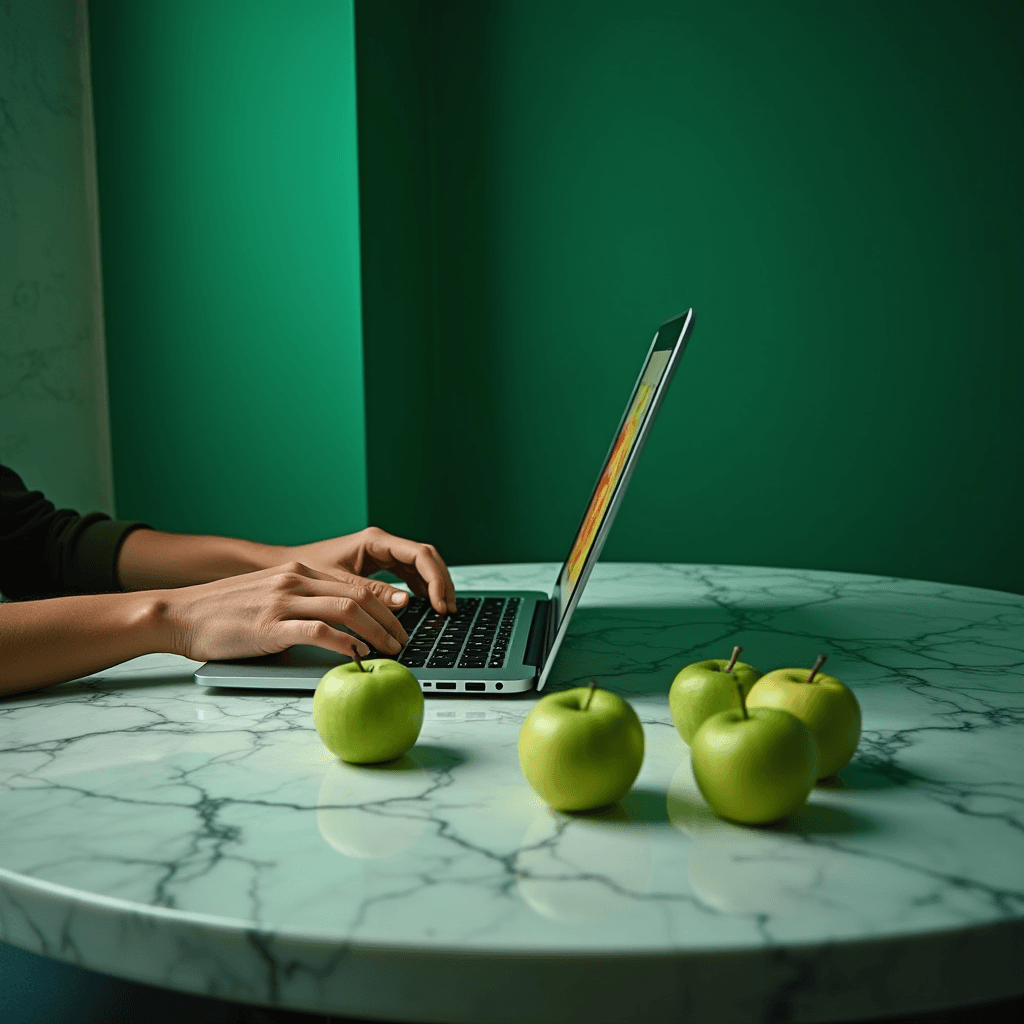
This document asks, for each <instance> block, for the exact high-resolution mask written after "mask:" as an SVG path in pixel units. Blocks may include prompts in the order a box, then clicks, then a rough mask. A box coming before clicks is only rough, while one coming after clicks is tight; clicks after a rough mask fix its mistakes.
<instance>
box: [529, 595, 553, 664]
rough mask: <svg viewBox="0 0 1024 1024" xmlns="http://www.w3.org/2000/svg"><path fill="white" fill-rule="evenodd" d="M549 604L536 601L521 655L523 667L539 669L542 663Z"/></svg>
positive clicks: (546, 601)
mask: <svg viewBox="0 0 1024 1024" xmlns="http://www.w3.org/2000/svg"><path fill="white" fill-rule="evenodd" d="M550 607H551V602H550V601H548V600H543V601H538V602H537V604H536V605H535V606H534V609H533V622H531V623H530V635H529V636H528V637H527V638H526V653H525V654H524V655H523V664H524V665H533V666H534V668H539V667H540V666H541V665H542V664H543V662H544V655H545V653H546V648H547V639H548V636H547V634H548V610H549V609H550Z"/></svg>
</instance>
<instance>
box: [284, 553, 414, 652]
mask: <svg viewBox="0 0 1024 1024" xmlns="http://www.w3.org/2000/svg"><path fill="white" fill-rule="evenodd" d="M275 571H278V572H294V573H296V574H297V575H303V577H305V578H306V579H307V580H318V581H323V582H325V583H330V584H339V583H340V584H344V585H345V586H347V587H348V588H350V589H351V590H355V591H365V592H367V593H368V596H369V597H371V598H372V601H371V602H370V603H368V604H367V608H368V609H369V610H370V612H371V614H372V615H373V616H374V617H375V618H376V620H377V621H378V622H379V623H381V624H382V625H383V626H384V627H385V628H386V629H387V630H388V632H389V633H391V634H392V635H393V636H394V637H395V639H396V640H397V641H398V643H399V644H404V643H407V642H408V641H409V634H408V633H407V632H406V629H404V627H403V626H402V625H401V623H399V622H398V620H397V618H395V617H394V613H393V612H392V611H390V610H389V609H388V608H387V607H385V605H386V604H390V605H392V606H395V607H398V606H400V605H404V604H406V602H407V601H408V600H409V595H408V594H407V593H406V592H404V591H400V590H397V589H396V588H395V587H391V586H389V585H388V584H386V583H385V582H384V581H383V580H367V579H366V578H365V577H359V575H354V574H353V573H351V572H348V571H346V570H345V569H338V570H337V571H335V572H326V571H324V570H323V569H316V568H313V567H312V566H309V565H304V564H303V563H302V562H289V563H288V564H287V565H281V566H278V568H276V570H275ZM306 592H307V593H310V594H316V593H318V594H324V593H336V592H335V591H324V590H323V589H319V590H317V589H316V588H313V587H310V588H309V589H308V590H307V591H306ZM395 595H398V598H397V600H396V599H395ZM342 596H345V597H349V596H355V595H353V594H351V593H350V592H346V593H344V594H343V595H342Z"/></svg>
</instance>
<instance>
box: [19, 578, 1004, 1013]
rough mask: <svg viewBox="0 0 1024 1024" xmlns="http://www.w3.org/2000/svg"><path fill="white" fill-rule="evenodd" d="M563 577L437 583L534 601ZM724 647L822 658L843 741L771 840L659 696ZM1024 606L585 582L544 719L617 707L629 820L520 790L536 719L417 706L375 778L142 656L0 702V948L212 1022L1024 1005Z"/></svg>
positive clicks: (678, 581)
mask: <svg viewBox="0 0 1024 1024" xmlns="http://www.w3.org/2000/svg"><path fill="white" fill-rule="evenodd" d="M555 569H556V567H555V566H550V565H548V566H537V565H533V566H503V567H502V566H499V567H476V568H463V569H459V570H455V572H454V575H455V580H456V584H457V586H460V587H467V586H472V587H480V586H490V585H493V584H501V585H508V586H516V587H531V588H534V587H536V588H541V589H547V588H549V587H550V584H551V582H552V581H553V579H554V575H555ZM734 643H740V644H742V645H743V646H744V660H747V661H750V662H751V663H752V664H754V665H756V666H757V667H759V668H760V669H762V670H763V671H767V670H769V669H771V668H776V667H780V666H783V665H806V664H810V663H811V662H812V661H813V659H814V656H815V655H816V654H817V653H818V652H819V651H821V652H824V653H827V654H828V655H829V662H828V671H829V672H830V673H832V674H834V675H836V676H838V677H839V678H841V679H843V680H844V681H846V682H847V683H848V684H849V685H850V686H851V687H852V688H853V689H854V691H855V692H856V694H857V697H858V699H859V700H860V703H861V706H862V709H863V713H864V734H863V738H862V740H861V745H860V749H859V750H858V753H857V755H856V757H855V759H854V761H853V762H852V763H851V764H850V765H849V766H848V767H847V768H846V769H844V770H843V771H842V772H841V773H840V779H841V782H840V783H839V784H836V785H831V786H828V787H825V786H821V787H819V788H817V789H815V791H814V792H813V794H812V796H811V798H810V801H809V803H808V804H807V805H806V806H805V807H804V808H803V809H802V810H801V811H799V812H798V813H797V814H795V815H794V816H793V817H792V818H791V819H790V820H789V821H788V822H787V823H786V824H785V825H783V826H778V827H772V828H763V829H754V828H744V827H740V826H735V825H730V824H726V823H725V822H722V821H720V820H718V819H716V818H715V817H714V816H713V815H712V814H711V813H710V811H709V810H708V809H707V807H706V805H705V804H704V802H703V800H702V798H701V796H700V794H699V792H698V791H697V789H696V786H695V784H694V782H693V776H692V772H691V769H690V763H689V754H688V748H687V747H686V745H685V744H684V743H683V742H682V740H681V739H680V738H679V737H678V735H677V734H676V732H675V730H674V728H673V726H672V723H671V718H670V716H669V712H668V704H667V691H668V687H669V685H670V683H671V680H672V677H673V675H674V674H675V672H676V671H677V670H678V669H679V668H680V667H681V666H682V665H684V664H687V663H689V662H691V661H695V660H700V659H703V658H707V657H722V656H727V655H728V653H729V651H730V650H731V648H732V645H733V644H734ZM1022 666H1024V597H1020V596H1015V595H1011V594H1004V593H998V592H994V591H984V590H975V589H970V588H964V587H953V586H943V585H939V584H934V583H924V582H913V581H903V580H894V579H885V578H880V577H868V576H854V575H846V574H837V573H820V572H809V571H807V572H799V571H792V570H776V569H756V568H741V567H710V566H671V565H618V564H604V565H599V566H598V568H597V570H596V572H595V574H594V577H593V579H592V580H591V583H590V586H589V587H588V589H587V592H586V594H585V595H584V599H583V605H582V607H581V609H580V611H579V612H578V613H577V618H576V619H575V620H574V623H573V627H572V630H571V634H570V637H569V640H568V641H567V643H566V645H565V647H564V649H563V652H562V654H561V656H560V659H559V664H558V667H557V669H556V672H555V677H554V680H553V687H554V688H558V687H562V686H570V685H575V684H577V683H579V682H581V681H585V680H586V679H588V678H589V677H591V676H593V677H595V678H597V679H598V680H599V682H600V684H601V685H602V686H603V687H605V688H608V689H612V690H615V691H616V692H618V693H620V694H622V695H623V696H624V697H626V698H627V699H628V700H630V701H631V702H632V704H633V706H634V707H635V708H636V710H637V712H638V713H639V715H640V718H641V720H642V722H643V725H644V731H645V736H646V743H647V752H646V757H645V761H644V766H643V769H642V771H641V774H640V777H639V779H638V780H637V783H636V786H635V787H634V789H633V791H632V793H631V794H630V795H629V796H628V797H627V798H626V799H625V800H624V801H623V803H622V804H621V806H620V807H618V808H617V809H615V810H613V811H611V812H605V813H603V814H598V815H593V816H578V817H568V816H565V815H559V814H555V813H553V812H551V811H549V810H548V809H547V808H546V807H544V806H543V805H542V804H541V803H540V801H539V800H538V799H537V797H536V796H535V795H534V794H533V792H532V790H530V788H529V787H528V785H527V784H526V782H525V780H524V779H523V777H522V775H521V772H520V770H519V766H518V761H517V756H516V738H517V734H518V730H519V726H520V724H521V722H522V720H523V718H524V717H525V715H526V714H527V713H528V711H529V710H530V708H531V707H532V706H533V703H534V701H535V700H536V696H535V695H526V696H525V697H522V698H506V699H500V700H498V699H478V698H473V697H468V698H454V697H443V696H431V697H428V698H427V715H426V721H425V723H424V727H423V731H422V734H421V737H420V741H419V743H418V744H417V746H416V748H415V749H414V750H413V751H412V752H411V753H410V754H409V755H407V757H406V758H405V759H404V760H403V761H401V762H398V763H397V764H395V765H393V766H390V767H387V768H355V767H351V766H347V765H343V764H341V763H340V762H338V761H337V760H336V759H334V758H333V757H332V756H331V755H330V754H329V753H328V752H327V751H326V750H325V749H324V748H323V746H322V745H321V743H320V741H319V739H318V737H317V734H316V732H315V730H314V728H313V724H312V720H311V717H310V708H311V704H312V696H311V694H310V695H296V694H295V693H253V692H244V693H240V692H237V691H224V692H216V691H210V690H206V689H204V688H200V687H198V686H195V685H194V684H193V683H192V681H191V671H192V669H193V667H194V663H192V662H188V661H186V660H184V659H180V658H176V657H174V656H170V655H153V656H149V657H147V658H143V659H138V660H137V661H135V662H130V663H128V664H125V665H122V666H119V667H118V668H116V669H112V670H109V671H107V672H104V673H102V674H100V675H98V676H94V677H90V678H88V679H85V680H81V681H76V682H73V683H67V684H64V685H62V686H58V687H54V688H52V689H50V690H48V691H43V692H38V693H35V694H27V695H24V696H21V697H16V698H11V699H7V700H5V701H3V702H0V820H2V822H3V830H2V832H0V938H3V939H5V940H6V941H8V942H11V943H13V944H15V945H18V946H21V947H23V948H26V949H31V950H34V951H37V952H41V953H44V954H45V955H47V956H50V957H54V958H57V959H61V960H67V961H72V962H74V963H78V964H82V965H83V966H86V967H89V968H92V969H95V970H99V971H103V972H107V973H110V974H114V975H117V976H120V977H125V978H131V979H135V980H140V981H145V982H149V983H152V984H157V985H163V986H166V987H170V988H176V989H180V990H184V991H191V992H198V993H203V994H207V995H215V996H220V997H223V998H229V999H236V1000H241V1001H248V1002H253V1003H261V1004H267V1005H278V1006H285V1007H291V1008H294V1009H305V1010H319V1011H321V1012H325V1013H326V1012H333V1013H336V1014H349V1015H351V1016H362V1017H367V1018H383V1019H389V1020H406V1021H451V1022H482V1021H524V1020H528V1021H552V1022H554V1021H575V1020H580V1021H583V1020H589V1021H598V1022H602V1021H618V1020H634V1019H636V1020H640V1019H643V1020H645V1021H651V1022H656V1021H662V1020H664V1021H668V1020H694V1021H705V1020H706V1021H737V1022H739V1021H758V1020H794V1021H814V1020H822V1021H824V1020H851V1019H855V1018H858V1017H870V1016H875V1015H880V1014H896V1013H908V1012H915V1011H919V1010H927V1009H933V1008H940V1007H944V1006H952V1005H958V1004H964V1003H968V1002H980V1001H985V1000H995V999H999V998H1004V997H1007V996H1010V995H1015V994H1019V993H1021V992H1024V971H1022V969H1021V967H1020V963H1021V956H1022V950H1024V827H1022V822H1024V756H1022V750H1024V667H1022Z"/></svg>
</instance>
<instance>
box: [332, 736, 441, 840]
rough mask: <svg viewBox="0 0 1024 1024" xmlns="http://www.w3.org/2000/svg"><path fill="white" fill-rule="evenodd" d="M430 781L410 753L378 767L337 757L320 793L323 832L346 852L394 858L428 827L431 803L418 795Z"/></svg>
mask: <svg viewBox="0 0 1024 1024" xmlns="http://www.w3.org/2000/svg"><path fill="white" fill-rule="evenodd" d="M428 785H429V777H428V775H427V772H426V771H425V770H424V768H423V767H422V766H421V765H420V764H418V763H417V762H416V761H415V760H414V759H413V758H411V757H410V756H409V755H408V754H405V755H403V756H402V757H400V758H398V760H396V761H391V762H390V763H388V764H383V765H373V766H372V767H368V766H363V765H354V764H346V763H345V762H344V761H335V762H334V763H333V764H332V765H331V766H330V768H329V769H328V771H327V774H326V775H325V776H324V780H323V782H322V783H321V784H320V792H319V794H318V795H317V801H316V803H317V811H316V823H317V827H318V828H319V829H320V835H322V836H323V837H324V839H325V840H326V841H327V842H328V843H329V844H330V845H331V846H332V847H334V849H335V850H337V851H338V852H339V853H343V854H345V856H346V857H361V858H363V859H364V860H381V859H383V858H384V857H393V856H395V854H397V853H401V852H402V851H403V850H407V849H409V847H410V846H412V845H413V844H414V843H415V842H416V840H417V839H419V837H420V836H421V835H422V834H423V832H424V830H425V829H426V827H427V822H428V817H427V815H428V813H429V811H428V808H427V806H426V804H423V803H420V802H418V801H417V799H416V798H417V796H418V795H419V794H421V793H422V792H424V790H426V789H427V787H428Z"/></svg>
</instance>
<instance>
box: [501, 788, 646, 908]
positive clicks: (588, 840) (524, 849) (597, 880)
mask: <svg viewBox="0 0 1024 1024" xmlns="http://www.w3.org/2000/svg"><path fill="white" fill-rule="evenodd" d="M516 870H517V872H519V874H518V876H517V879H516V887H517V888H518V890H519V894H520V896H522V898H523V900H524V901H525V902H526V904H527V905H528V906H529V907H530V908H531V909H533V910H534V911H536V912H537V913H538V914H541V915H543V916H544V917H549V918H553V919H555V920H558V921H599V920H602V919H603V918H606V917H610V916H611V915H613V914H619V913H622V912H624V911H626V910H629V909H631V908H632V907H634V906H635V902H636V901H635V900H634V899H633V896H632V894H633V893H640V892H644V891H646V889H647V886H648V885H649V884H650V880H651V841H650V838H649V837H648V835H647V832H646V830H645V829H644V827H643V826H642V825H641V824H640V823H639V822H637V821H634V820H632V819H631V818H630V817H629V815H628V814H627V813H626V811H625V810H623V808H622V807H621V805H619V804H614V805H613V806H612V807H610V808H607V809H605V810H602V811H591V812H589V813H586V814H572V815H570V814H563V813H561V812H560V811H555V810H552V809H551V808H549V807H546V808H544V810H543V811H541V812H540V814H538V815H537V817H536V818H534V820H533V821H532V822H531V823H530V825H529V827H528V828H527V830H526V833H525V835H524V836H523V840H522V843H521V844H520V850H519V854H518V856H517V857H516Z"/></svg>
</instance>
